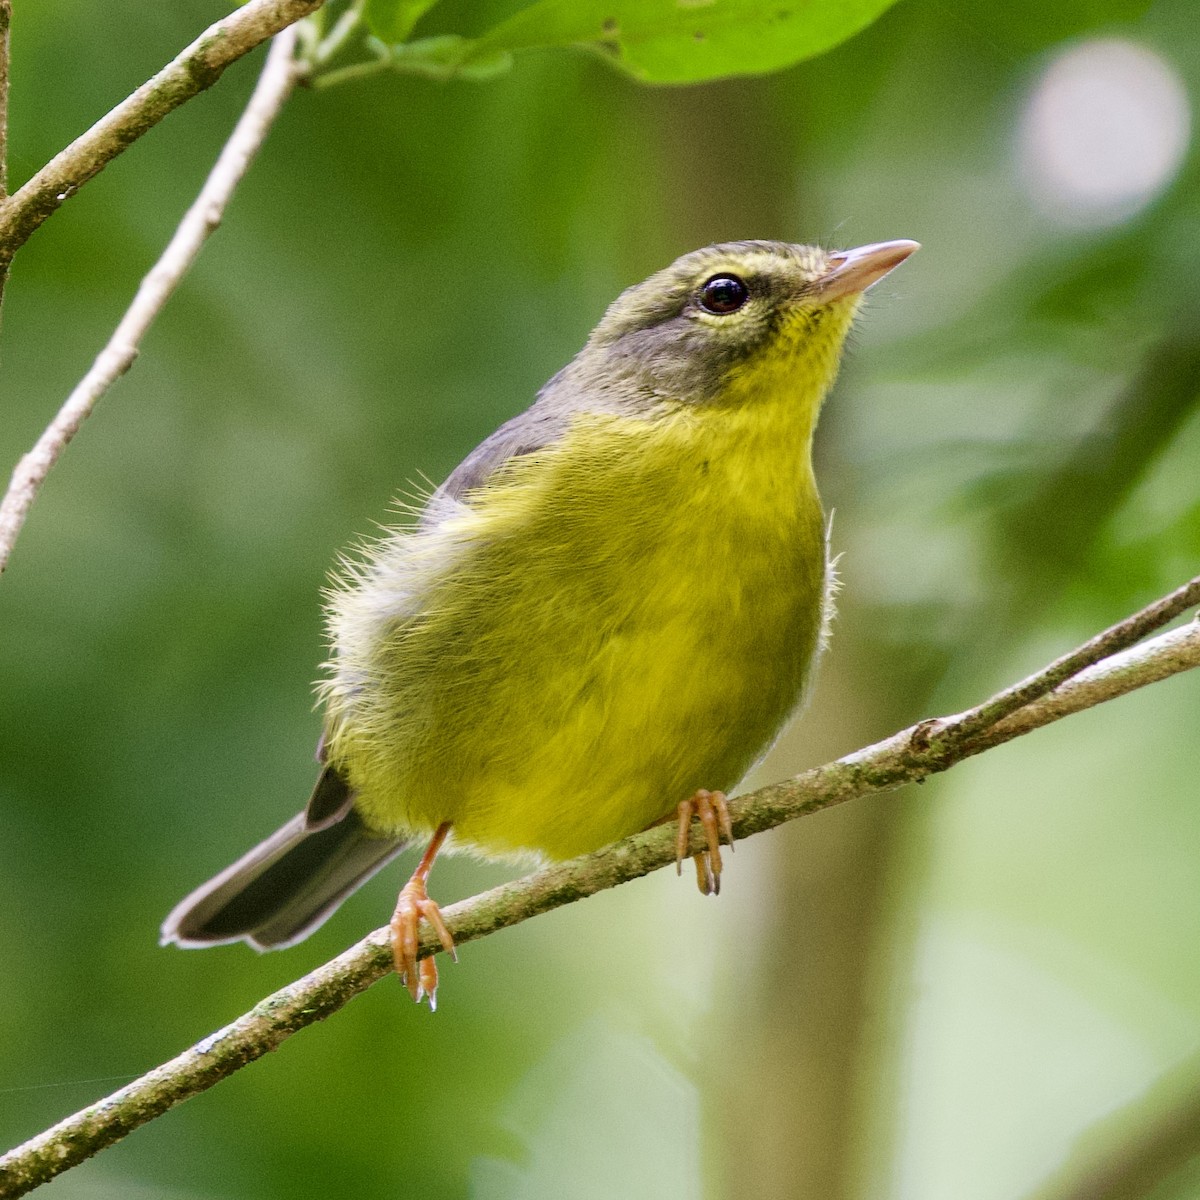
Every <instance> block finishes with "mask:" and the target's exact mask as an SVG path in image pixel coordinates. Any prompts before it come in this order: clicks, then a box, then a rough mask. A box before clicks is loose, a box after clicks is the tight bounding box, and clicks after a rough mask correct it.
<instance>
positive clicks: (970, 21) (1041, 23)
mask: <svg viewBox="0 0 1200 1200" xmlns="http://www.w3.org/2000/svg"><path fill="white" fill-rule="evenodd" d="M1149 7H1150V0H1062V3H1059V4H1043V3H1042V2H1041V0H1010V2H1009V3H1008V4H1004V5H996V6H995V7H993V6H991V5H986V4H981V5H978V6H973V7H972V9H971V12H970V16H969V17H967V16H961V17H959V18H958V19H960V20H961V21H962V22H963V23H964V24H966V25H968V26H970V27H972V28H973V29H974V30H975V31H977V32H979V33H982V34H984V35H985V36H986V37H987V39H988V40H989V41H991V42H995V43H997V44H1001V45H1007V46H1009V47H1012V48H1013V49H1016V50H1021V51H1033V50H1041V49H1043V48H1044V47H1046V46H1052V45H1053V44H1054V43H1055V42H1061V41H1063V40H1064V39H1065V38H1069V37H1077V36H1078V35H1079V34H1082V33H1089V32H1091V31H1092V30H1097V29H1105V28H1106V27H1111V26H1113V25H1119V24H1123V23H1125V22H1128V21H1136V20H1137V19H1138V18H1139V17H1141V16H1142V15H1143V14H1144V13H1145V12H1146V10H1147V9H1148V8H1149Z"/></svg>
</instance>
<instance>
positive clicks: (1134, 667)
mask: <svg viewBox="0 0 1200 1200" xmlns="http://www.w3.org/2000/svg"><path fill="white" fill-rule="evenodd" d="M1193 582H1194V583H1196V584H1198V585H1200V580H1197V581H1193ZM1178 594H1179V593H1173V595H1178ZM1168 599H1170V598H1169V597H1168ZM1161 604H1162V602H1159V603H1158V604H1154V605H1150V606H1149V607H1148V608H1147V609H1144V610H1142V613H1140V614H1137V617H1142V616H1143V615H1144V614H1147V613H1159V612H1161V611H1162V609H1161ZM1131 619H1136V618H1131ZM1146 619H1150V618H1148V617H1147V618H1146ZM1127 627H1128V622H1121V623H1120V624H1119V625H1116V626H1113V630H1123V629H1125V628H1127ZM1109 632H1110V633H1111V632H1112V631H1109ZM1101 636H1102V637H1103V636H1106V635H1101ZM1115 636H1117V635H1115V634H1114V637H1115ZM1095 645H1096V639H1093V640H1092V641H1091V642H1088V643H1085V645H1084V646H1082V647H1080V649H1079V650H1078V651H1076V652H1075V655H1071V656H1068V659H1070V660H1072V661H1074V659H1075V656H1076V655H1080V654H1084V653H1091V652H1092V651H1090V650H1089V647H1093V646H1095ZM1064 661H1067V660H1065V659H1060V660H1058V662H1060V663H1061V662H1064ZM1196 666H1200V622H1196V621H1192V622H1190V623H1189V624H1188V625H1186V626H1183V627H1181V628H1178V629H1174V630H1171V631H1169V632H1167V633H1163V634H1160V635H1159V636H1158V637H1156V638H1153V639H1152V640H1151V641H1148V642H1146V643H1144V644H1143V645H1140V646H1137V647H1134V648H1132V649H1127V650H1125V651H1123V652H1121V653H1119V654H1116V655H1114V656H1112V657H1110V658H1107V659H1105V660H1104V661H1102V662H1099V663H1096V664H1094V665H1092V666H1090V667H1087V668H1086V669H1084V670H1082V671H1079V672H1078V673H1077V674H1076V675H1075V676H1074V677H1073V678H1071V679H1069V680H1067V681H1066V682H1064V683H1062V684H1060V685H1059V686H1058V687H1056V688H1054V689H1053V690H1051V691H1050V692H1049V693H1048V694H1045V695H1042V696H1040V697H1039V698H1038V699H1036V700H1034V701H1032V702H1031V703H1029V704H1027V705H1026V706H1025V707H1024V708H1022V709H1020V710H1019V711H1018V712H1016V713H1010V714H1009V715H1008V716H1006V717H1005V718H1003V719H1001V720H999V721H997V722H995V723H993V724H991V725H989V726H986V727H985V728H983V729H978V728H976V727H975V726H974V725H968V724H966V723H965V722H963V721H962V720H961V716H966V715H969V714H961V715H960V717H958V718H956V717H948V718H945V719H943V721H941V722H938V723H937V724H938V726H939V727H940V728H941V729H942V730H943V734H942V735H941V738H940V740H939V742H938V743H937V744H936V745H931V744H930V742H929V738H928V733H927V730H928V727H929V725H930V722H921V723H920V724H919V725H916V726H913V727H912V728H911V729H906V730H903V731H902V732H900V733H897V734H895V735H893V736H892V737H890V738H888V739H886V740H885V741H882V742H879V743H877V744H876V745H874V746H869V747H867V748H865V749H863V750H859V751H856V752H855V753H854V754H850V755H847V756H846V757H845V758H841V759H838V760H837V761H836V762H832V763H827V764H825V765H824V766H821V767H816V768H814V769H813V770H810V771H806V772H805V773H804V774H802V775H798V776H796V777H795V778H794V779H791V780H788V781H787V782H785V783H780V784H775V785H773V786H771V787H766V788H762V789H760V790H759V791H756V792H752V793H750V794H749V795H746V796H742V797H740V798H739V799H737V800H734V801H732V802H731V804H730V810H731V815H732V817H733V828H734V833H735V835H736V836H737V837H739V838H744V837H748V836H750V835H751V834H753V833H760V832H762V831H764V830H766V829H771V828H773V827H774V826H776V825H780V824H782V823H783V822H785V821H790V820H792V819H794V818H795V817H800V816H804V815H806V814H808V813H813V812H819V811H820V810H821V809H824V808H829V807H831V806H832V805H834V804H840V803H842V802H843V801H846V800H852V799H855V798H857V797H859V796H866V795H870V794H872V793H875V792H882V791H887V790H890V789H893V788H897V787H900V786H901V785H902V784H905V783H909V782H913V781H919V780H921V779H924V778H925V777H926V776H928V775H931V774H935V773H936V772H939V771H944V770H945V769H946V768H947V767H950V766H952V765H953V764H954V763H955V762H959V761H961V760H962V759H964V758H967V757H969V756H971V755H973V754H977V753H979V752H980V751H981V750H984V749H986V748H987V747H989V746H993V745H998V744H1000V743H1001V742H1005V741H1009V740H1011V739H1012V738H1015V737H1018V736H1020V735H1021V734H1024V733H1028V732H1029V731H1031V730H1033V729H1036V728H1038V727H1040V726H1042V725H1048V724H1050V723H1051V722H1053V721H1057V720H1059V719H1060V718H1061V717H1064V716H1067V715H1068V714H1069V713H1073V712H1078V711H1080V710H1082V709H1085V708H1090V707H1091V706H1092V705H1095V704H1099V703H1101V702H1102V701H1105V700H1111V699H1113V698H1114V697H1116V696H1120V695H1123V694H1124V693H1126V692H1129V691H1132V690H1133V689H1135V688H1138V687H1142V686H1144V685H1145V684H1147V683H1151V682H1154V681H1156V680H1159V679H1163V678H1165V677H1166V676H1168V675H1173V674H1176V673H1178V672H1180V671H1185V670H1188V669H1190V668H1192V667H1196ZM1043 674H1044V673H1043ZM1034 678H1039V676H1034ZM1007 694H1008V693H1007V692H1002V693H1000V696H1004V695H1007ZM989 703H991V702H989ZM986 707H987V706H986V705H985V706H981V708H986ZM978 711H980V709H972V710H970V712H972V713H974V712H978ZM956 722H958V723H957V724H956ZM964 730H966V731H968V733H969V736H968V733H964V732H963V731H964ZM972 731H973V732H972ZM674 840H675V831H674V829H673V828H670V827H668V826H658V827H655V828H653V829H649V830H647V831H645V832H644V833H639V834H635V835H634V836H633V837H630V838H626V839H625V840H624V841H622V842H617V843H616V844H615V845H612V846H608V847H606V848H605V849H603V850H600V851H597V852H596V853H595V854H589V855H585V856H584V857H582V858H577V859H574V860H572V861H571V862H567V863H562V864H559V865H557V866H554V867H550V868H549V869H547V870H544V871H540V872H538V873H537V874H535V875H529V876H527V877H526V878H524V879H519V880H516V881H515V882H513V883H508V884H504V885H503V886H501V887H498V888H493V889H492V890H491V891H490V892H484V893H483V894H481V895H479V896H475V897H473V898H471V899H469V900H463V901H461V902H460V903H458V904H455V905H452V906H451V907H449V908H446V909H444V910H443V916H444V917H445V919H446V923H447V925H448V926H449V927H450V929H451V931H452V932H453V934H454V940H455V941H456V942H457V943H458V944H459V945H464V944H465V943H467V942H470V941H474V940H475V939H476V938H481V937H485V936H487V935H488V934H490V933H494V932H496V931H497V930H499V929H504V928H507V927H508V926H510V925H516V924H518V923H519V922H521V921H526V920H528V919H529V918H530V917H533V916H537V915H538V914H539V913H543V912H548V911H550V910H551V909H554V908H558V907H560V906H561V905H564V904H571V903H573V902H575V901H577V900H582V899H584V898H585V897H587V896H592V895H595V893H597V892H600V891H604V890H605V889H607V888H611V887H615V886H617V885H618V884H621V883H627V882H628V881H630V880H632V879H638V878H640V877H641V876H643V875H646V874H648V873H649V872H651V871H654V870H657V869H658V868H660V867H663V866H665V865H667V864H668V863H671V862H673V861H674V854H675V851H674ZM702 848H703V846H702V837H701V835H700V834H699V833H696V834H694V836H693V843H692V847H691V849H692V850H700V849H702ZM438 948H439V943H438V941H437V938H436V936H435V935H432V934H427V935H426V936H424V937H422V940H421V949H420V953H421V955H422V956H424V955H426V954H431V953H434V952H435V951H436V950H437V949H438ZM391 970H392V951H391V935H390V931H389V930H388V929H387V928H384V929H377V930H375V932H373V933H371V934H369V935H368V936H367V937H366V938H364V939H363V940H362V941H361V942H359V943H358V944H357V945H356V946H353V947H351V948H350V949H349V950H347V951H346V952H345V953H344V954H342V955H340V956H339V957H338V958H335V959H333V960H332V961H331V962H329V963H326V964H325V965H324V966H322V967H319V968H318V969H317V970H315V971H313V972H312V973H311V974H309V975H306V976H305V977H304V978H303V979H300V980H298V981H297V982H295V983H293V984H290V985H288V986H287V987H285V988H283V989H281V990H280V991H278V992H276V993H275V994H274V995H272V996H269V997H268V998H267V999H265V1000H263V1001H262V1002H261V1003H259V1004H258V1005H256V1006H255V1007H254V1008H253V1009H252V1010H251V1011H250V1012H248V1013H247V1014H246V1015H245V1016H243V1017H240V1018H239V1019H238V1020H236V1021H234V1022H233V1023H232V1024H231V1025H227V1026H225V1028H223V1029H220V1030H218V1031H217V1032H216V1033H214V1034H212V1035H211V1036H210V1037H207V1038H205V1039H204V1040H203V1041H202V1042H199V1043H198V1044H197V1045H195V1046H193V1047H192V1048H191V1049H190V1050H186V1051H185V1052H184V1053H183V1054H181V1055H179V1056H178V1057H177V1058H174V1059H172V1060H171V1061H170V1062H168V1063H164V1064H163V1065H162V1066H160V1067H157V1068H155V1069H154V1070H153V1071H151V1072H150V1073H149V1074H147V1075H145V1076H143V1077H142V1078H141V1079H138V1080H136V1081H134V1082H133V1083H131V1084H129V1085H128V1086H126V1087H123V1088H121V1089H120V1091H117V1092H114V1093H113V1094H112V1095H111V1096H109V1097H108V1098H107V1099H104V1100H101V1101H99V1102H98V1103H96V1104H93V1105H91V1106H89V1107H88V1108H85V1109H83V1110H81V1111H80V1112H78V1113H76V1114H75V1115H74V1116H72V1117H68V1118H67V1119H66V1120H65V1121H62V1122H61V1123H60V1124H58V1125H56V1126H54V1127H53V1128H52V1129H49V1130H46V1131H45V1132H44V1133H41V1134H39V1135H38V1136H37V1137H35V1138H32V1139H31V1140H30V1141H28V1142H26V1143H25V1144H24V1145H23V1146H19V1147H17V1148H16V1149H15V1150H12V1151H10V1152H9V1153H8V1154H6V1155H5V1156H4V1157H3V1158H0V1197H7V1196H21V1195H24V1194H25V1193H26V1192H28V1191H31V1190H32V1189H33V1188H35V1187H38V1186H39V1185H40V1184H42V1183H45V1182H47V1181H48V1180H50V1179H53V1178H54V1177H55V1176H56V1175H58V1174H60V1173H61V1172H63V1171H65V1170H67V1169H68V1168H70V1167H73V1166H75V1165H77V1164H78V1163H81V1162H83V1161H84V1160H85V1159H87V1158H90V1157H91V1156H92V1155H93V1154H96V1153H97V1152H98V1151H100V1150H102V1149H104V1148H105V1147H106V1146H110V1145H112V1144H113V1143H114V1142H117V1141H119V1140H120V1139H121V1138H123V1137H124V1136H125V1135H126V1134H127V1133H129V1132H131V1131H132V1130H134V1129H136V1128H137V1127H138V1126H139V1125H143V1124H145V1123H146V1122H147V1121H150V1120H152V1119H153V1118H154V1117H157V1116H160V1115H161V1114H162V1113H164V1112H166V1111H167V1110H168V1109H170V1108H172V1107H174V1106H175V1105H176V1104H179V1103H180V1102H181V1101H183V1100H186V1099H187V1098H188V1097H189V1096H194V1095H195V1094H196V1093H197V1092H201V1091H204V1090H205V1089H207V1088H210V1087H212V1086H213V1084H215V1083H217V1082H219V1081H220V1080H221V1079H224V1078H225V1077H226V1076H227V1075H231V1074H232V1073H233V1072H234V1071H236V1070H238V1069H239V1068H241V1067H243V1066H245V1065H246V1064H247V1063H249V1062H253V1061H254V1059H256V1058H260V1057H262V1055H264V1054H266V1053H267V1052H268V1051H270V1050H274V1049H275V1048H276V1047H277V1046H279V1045H280V1044H281V1043H282V1042H283V1041H284V1040H285V1039H286V1038H288V1037H289V1036H290V1035H291V1034H293V1033H295V1032H297V1031H298V1030H300V1029H303V1028H304V1027H305V1026H306V1025H311V1024H313V1023H314V1022H316V1021H319V1020H323V1019H324V1018H325V1017H328V1016H330V1015H331V1014H332V1013H334V1012H336V1011H337V1010H338V1009H339V1008H341V1007H342V1005H344V1004H345V1003H346V1002H347V1001H348V1000H349V999H350V998H351V997H352V996H355V995H357V994H358V993H359V992H361V991H363V990H364V989H365V988H367V987H369V986H370V985H371V984H373V983H374V982H375V981H376V980H378V979H381V978H382V977H383V976H385V975H387V974H389V973H390V972H391Z"/></svg>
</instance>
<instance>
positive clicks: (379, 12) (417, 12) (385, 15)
mask: <svg viewBox="0 0 1200 1200" xmlns="http://www.w3.org/2000/svg"><path fill="white" fill-rule="evenodd" d="M436 3H437V0H367V4H366V7H365V8H364V9H363V19H364V20H365V21H366V23H367V28H368V29H369V30H370V31H371V32H372V33H373V34H374V35H375V36H376V37H377V38H378V39H379V40H380V41H381V42H387V43H388V44H389V45H391V44H394V43H396V42H402V41H404V40H405V39H406V38H407V37H408V35H409V34H410V33H412V31H413V27H414V26H415V25H416V23H417V22H418V21H419V20H420V19H421V18H422V17H423V16H424V15H425V14H426V13H427V12H428V11H429V10H430V9H431V8H432V7H433V6H434V5H435V4H436Z"/></svg>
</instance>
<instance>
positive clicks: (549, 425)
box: [429, 375, 570, 509]
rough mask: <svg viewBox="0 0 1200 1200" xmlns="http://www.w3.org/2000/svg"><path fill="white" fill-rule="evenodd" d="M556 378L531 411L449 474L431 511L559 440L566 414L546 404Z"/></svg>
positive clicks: (433, 498) (433, 499)
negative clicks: (443, 502) (507, 463)
mask: <svg viewBox="0 0 1200 1200" xmlns="http://www.w3.org/2000/svg"><path fill="white" fill-rule="evenodd" d="M558 378H559V376H557V375H556V376H555V378H554V379H552V380H551V381H550V382H549V383H548V384H547V385H546V386H545V387H544V388H543V389H542V392H541V394H540V395H539V397H538V399H537V401H536V402H535V403H534V404H533V405H532V406H531V407H529V408H527V409H526V410H525V411H524V412H523V413H520V414H519V415H517V416H515V417H513V419H512V420H511V421H506V422H505V423H504V424H503V425H501V426H500V428H499V429H497V430H496V432H495V433H493V434H492V435H491V436H490V437H487V438H485V439H484V440H483V441H482V442H480V443H479V445H478V446H476V447H475V449H474V450H472V451H471V453H470V454H468V455H467V457H466V458H464V459H463V460H462V462H460V463H459V464H458V466H457V467H455V468H454V470H453V471H451V472H450V475H449V478H447V480H446V482H445V483H443V484H442V486H441V487H440V488H438V490H437V491H436V492H434V494H433V496H431V497H430V504H429V507H430V508H431V509H432V508H435V507H436V505H437V503H438V502H439V501H445V500H461V499H462V497H463V496H465V495H466V493H467V492H469V491H471V490H472V489H474V488H477V487H479V486H480V485H481V484H483V483H486V482H487V480H488V478H489V477H490V476H491V475H492V473H493V472H494V471H496V470H497V468H499V467H502V466H503V465H504V464H505V463H506V462H508V460H509V459H510V458H519V457H520V456H521V455H522V454H532V453H534V451H536V450H541V449H542V447H543V446H549V445H551V444H552V443H553V442H555V441H557V440H558V438H560V437H561V436H562V434H563V431H564V430H565V429H566V427H567V423H568V422H569V420H570V412H569V411H566V410H564V409H563V408H561V407H560V406H557V405H553V404H551V403H550V402H549V395H550V394H551V393H552V389H553V385H554V383H555V382H556V381H557V379H558Z"/></svg>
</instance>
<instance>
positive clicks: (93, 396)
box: [0, 25, 305, 571]
mask: <svg viewBox="0 0 1200 1200" xmlns="http://www.w3.org/2000/svg"><path fill="white" fill-rule="evenodd" d="M295 44H296V28H295V26H294V25H293V26H291V27H289V28H287V29H285V30H284V31H283V32H282V33H280V34H278V35H277V36H276V38H275V42H274V44H273V45H272V46H271V52H270V53H269V54H268V55H267V61H266V64H265V65H264V67H263V72H262V75H261V76H260V77H259V80H258V85H257V86H256V87H255V89H254V94H253V95H252V96H251V97H250V101H249V103H248V104H247V105H246V109H245V111H244V112H243V113H242V115H241V117H240V119H239V120H238V123H237V125H236V126H235V127H234V130H233V133H232V134H231V135H230V137H229V140H228V141H227V142H226V143H225V146H224V148H223V149H222V151H221V153H220V155H219V157H218V158H217V161H216V164H215V165H214V167H213V169H212V171H211V172H210V174H209V176H208V179H207V180H206V181H205V183H204V187H203V188H201V190H200V194H199V195H198V196H197V197H196V199H195V201H194V202H193V204H192V206H191V208H189V209H188V211H187V213H186V214H185V215H184V218H183V220H182V221H180V223H179V227H178V228H177V229H176V230H175V233H174V235H173V236H172V238H171V240H170V242H169V243H168V244H167V248H166V249H165V250H164V251H163V253H162V257H161V258H160V259H159V260H158V262H156V263H155V264H154V266H153V268H151V270H150V273H149V274H148V275H147V276H146V277H145V278H144V279H143V280H142V282H141V285H140V286H139V288H138V291H137V295H136V296H135V297H134V300H133V303H132V304H131V305H130V306H129V309H128V311H127V312H126V313H125V315H124V316H123V317H122V318H121V322H120V324H119V325H118V326H117V328H116V330H115V332H114V333H113V335H112V337H111V338H110V339H109V342H108V345H106V346H105V347H104V349H103V350H101V351H100V354H99V355H98V356H97V358H96V361H95V362H94V363H93V364H92V366H91V369H90V370H89V371H88V373H87V374H86V375H85V376H84V377H83V379H82V380H80V382H79V383H78V384H77V385H76V387H75V390H74V391H73V392H72V393H71V394H70V396H68V397H67V400H66V402H65V403H64V404H63V406H62V408H60V409H59V411H58V414H57V416H55V418H54V420H53V421H51V422H50V424H49V426H47V428H46V430H45V432H44V433H43V434H42V436H41V437H40V438H38V441H37V445H35V446H34V448H33V449H32V450H31V451H30V452H29V453H28V454H26V455H25V456H24V457H23V458H22V459H21V461H20V462H19V463H18V464H17V467H16V470H14V471H13V476H12V482H11V483H10V484H9V487H8V492H7V494H6V495H5V497H4V501H3V503H0V571H3V570H4V568H5V567H6V566H7V565H8V559H9V556H10V555H11V554H12V549H13V545H14V544H15V543H16V540H17V536H18V535H19V534H20V532H21V527H22V526H23V525H24V524H25V518H26V517H27V516H28V515H29V509H30V506H31V505H32V504H33V502H34V499H35V498H36V497H37V494H38V491H39V489H40V488H41V486H42V484H43V483H44V482H45V479H46V476H47V475H48V474H49V472H50V468H51V467H53V466H54V464H55V463H56V462H57V461H58V459H59V457H60V456H61V454H62V452H63V451H64V450H65V449H66V448H67V445H68V444H69V443H70V441H71V439H72V438H73V437H74V436H75V434H76V433H78V432H79V428H80V426H81V425H82V424H83V422H84V421H85V420H86V419H87V417H88V416H89V415H90V413H91V412H92V410H93V409H94V408H95V407H96V404H97V402H98V401H99V399H100V397H101V396H103V395H104V393H105V392H106V391H108V389H109V388H110V387H112V385H113V384H114V383H115V382H116V381H117V380H118V379H119V378H120V377H121V376H122V375H123V374H124V373H125V372H126V371H128V370H129V368H130V367H131V366H132V365H133V361H134V359H135V358H136V357H137V354H138V343H139V342H140V341H141V339H142V338H143V337H144V336H145V334H146V331H147V330H148V329H149V328H150V326H151V325H152V324H153V323H154V320H155V318H156V317H157V316H158V314H159V312H160V311H161V310H162V307H163V305H164V304H166V302H167V300H168V298H169V297H170V295H171V293H172V292H174V290H175V289H176V288H177V287H178V286H179V283H180V281H181V280H182V279H183V277H184V275H185V274H186V273H187V270H188V268H189V267H190V266H191V265H192V263H193V262H195V260H196V256H197V255H198V254H199V253H200V248H201V247H202V246H203V245H204V242H205V240H206V239H207V238H208V236H209V235H210V234H211V233H212V232H213V231H214V230H215V229H216V228H217V226H218V225H219V224H220V223H221V218H222V216H223V215H224V212H225V207H226V205H227V204H228V203H229V198H230V196H232V194H233V191H234V188H236V187H237V185H238V183H239V182H240V180H241V178H242V176H243V175H245V173H246V170H247V168H248V167H249V166H250V163H251V161H252V160H253V158H254V156H255V154H257V153H258V150H259V148H260V147H261V146H262V144H263V141H264V140H265V138H266V136H267V133H268V131H269V130H270V128H271V125H272V123H273V122H274V120H275V118H276V117H277V116H278V115H279V111H280V109H281V108H282V107H283V105H284V102H285V101H286V100H287V98H288V96H289V95H291V92H292V89H293V88H294V87H295V85H296V81H297V79H298V78H299V77H300V75H301V74H302V73H303V72H304V70H305V67H304V66H303V64H301V63H299V62H297V61H296V59H295V58H294V49H295Z"/></svg>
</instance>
